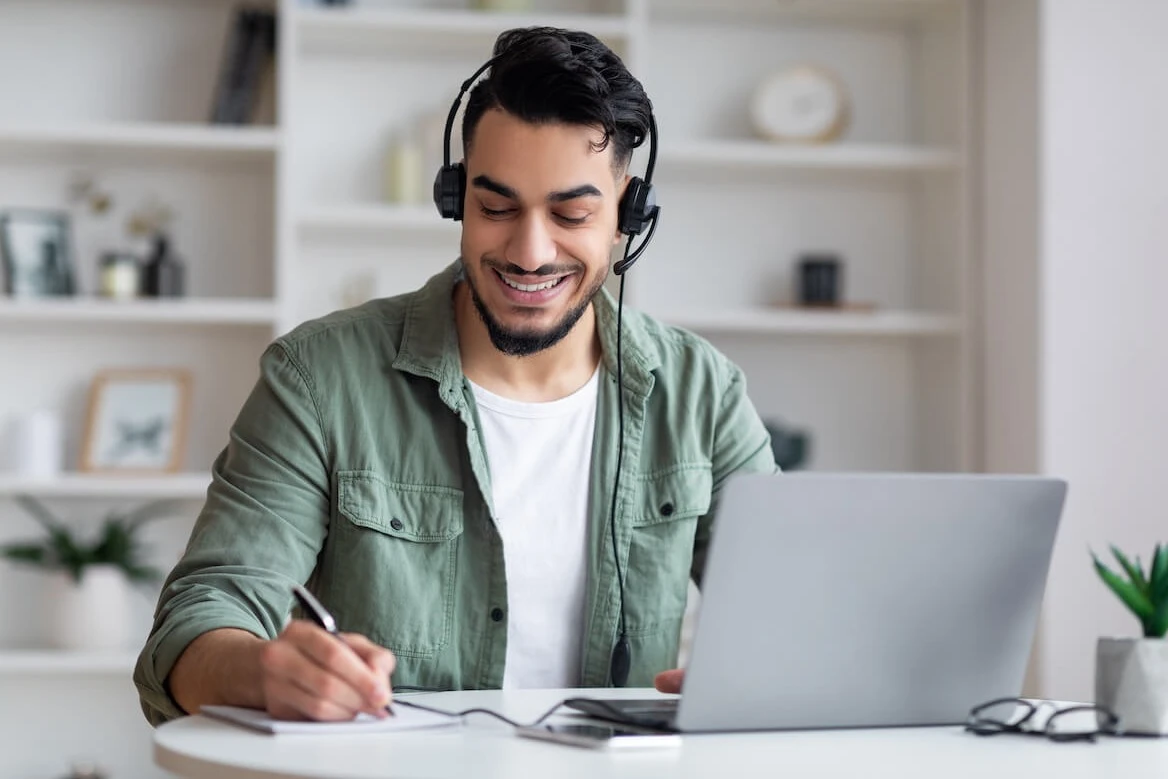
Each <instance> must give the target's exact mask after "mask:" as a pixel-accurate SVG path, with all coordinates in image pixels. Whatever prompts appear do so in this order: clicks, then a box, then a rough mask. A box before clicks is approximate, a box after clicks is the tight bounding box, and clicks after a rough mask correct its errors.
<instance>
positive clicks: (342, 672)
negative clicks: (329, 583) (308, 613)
mask: <svg viewBox="0 0 1168 779" xmlns="http://www.w3.org/2000/svg"><path fill="white" fill-rule="evenodd" d="M297 622H299V623H301V624H296V623H297ZM285 634H286V635H287V636H288V639H289V640H290V641H291V642H293V644H294V645H295V646H296V647H297V649H298V650H299V651H300V653H302V655H303V656H304V658H305V660H306V666H299V667H297V668H296V669H294V671H293V673H292V675H291V676H290V677H289V678H290V681H292V682H294V683H295V684H296V685H297V686H298V687H300V688H301V689H305V690H307V691H308V692H311V693H315V694H317V695H320V696H321V697H323V698H326V699H328V700H331V701H333V702H334V703H339V704H341V705H344V706H347V707H349V708H352V709H354V710H362V711H368V712H370V713H375V712H377V711H378V710H380V709H382V708H384V706H385V704H386V703H387V702H388V700H389V680H388V679H387V678H386V677H385V676H384V675H383V674H381V672H380V671H375V670H374V669H372V668H370V667H369V666H368V665H366V663H365V661H364V660H362V659H361V657H360V656H359V655H358V654H357V653H356V652H355V651H354V650H353V649H352V648H351V647H350V646H349V645H348V644H347V643H345V642H344V641H339V640H337V638H336V636H333V635H332V634H330V633H328V632H327V631H325V630H322V629H321V628H318V627H316V626H315V625H311V624H309V623H307V622H303V621H302V620H296V621H294V622H293V623H292V624H291V625H289V627H288V629H287V630H285Z"/></svg>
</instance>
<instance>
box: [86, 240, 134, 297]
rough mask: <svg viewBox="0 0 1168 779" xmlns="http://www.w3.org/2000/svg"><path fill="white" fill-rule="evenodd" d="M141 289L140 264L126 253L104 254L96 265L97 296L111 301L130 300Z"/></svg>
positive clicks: (131, 255)
mask: <svg viewBox="0 0 1168 779" xmlns="http://www.w3.org/2000/svg"><path fill="white" fill-rule="evenodd" d="M141 289H142V264H141V263H140V262H139V261H138V257H137V256H136V255H133V254H129V253H127V252H106V253H104V254H102V255H101V260H100V261H99V263H98V274H97V291H98V294H99V295H101V296H102V297H105V298H110V299H111V300H130V299H133V298H136V297H138V294H139V292H140V291H141Z"/></svg>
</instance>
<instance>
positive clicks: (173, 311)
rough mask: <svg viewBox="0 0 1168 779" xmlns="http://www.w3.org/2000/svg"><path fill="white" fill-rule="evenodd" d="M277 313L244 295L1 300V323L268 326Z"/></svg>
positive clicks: (266, 303) (268, 304)
mask: <svg viewBox="0 0 1168 779" xmlns="http://www.w3.org/2000/svg"><path fill="white" fill-rule="evenodd" d="M276 316H277V312H276V304H275V302H274V301H271V300H263V299H246V298H239V299H222V298H221V299H213V298H202V299H200V298H184V299H179V300H173V299H172V300H166V299H161V300H126V301H120V300H103V299H100V298H84V297H76V298H43V299H36V300H33V299H8V300H0V323H4V322H21V323H34V322H39V323H46V324H60V323H74V322H79V323H92V324H101V323H110V324H114V323H157V324H166V323H169V324H189V325H268V326H271V325H274V324H275V322H276Z"/></svg>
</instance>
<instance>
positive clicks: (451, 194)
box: [434, 57, 661, 687]
mask: <svg viewBox="0 0 1168 779" xmlns="http://www.w3.org/2000/svg"><path fill="white" fill-rule="evenodd" d="M498 59H499V58H498V57H492V58H491V59H489V60H487V61H486V62H485V63H483V65H481V66H480V67H479V69H478V70H476V71H475V72H474V73H473V74H472V75H471V77H470V78H468V79H467V80H466V81H464V82H462V87H461V88H460V89H459V90H458V96H457V97H455V98H454V103H453V105H451V106H450V113H449V114H448V115H447V117H446V130H445V132H444V133H443V139H442V168H441V169H440V170H439V171H438V175H436V176H435V177H434V205H435V206H437V207H438V213H439V214H441V215H442V218H443V219H453V220H454V221H456V222H459V221H462V216H463V203H464V201H465V198H466V166H465V165H463V164H462V163H461V162H457V163H454V164H451V162H450V136H451V134H452V132H453V130H454V119H455V116H456V115H457V114H458V108H459V106H460V105H461V103H462V98H463V96H464V95H466V93H467V92H468V91H469V90H470V88H471V86H472V85H473V84H474V82H475V81H476V80H477V79H478V77H479V76H481V75H482V74H483V73H484V72H485V71H486V70H487V68H489V67H491V65H493V64H494V63H495V62H496V61H497V60H498ZM656 165H657V119H656V118H655V117H654V116H653V113H652V111H650V112H649V161H648V163H647V164H646V166H645V177H644V178H640V177H638V176H632V177H631V178H630V179H629V182H628V185H627V186H626V187H625V191H624V194H623V195H622V196H621V200H620V203H619V204H618V206H617V213H618V221H617V230H618V231H620V233H622V234H623V235H626V236H628V240H627V241H626V242H625V249H624V256H623V257H622V258H621V259H620V260H618V261H617V262H615V263H613V266H612V272H613V273H615V274H616V275H617V276H619V277H620V280H621V281H620V292H619V294H618V297H617V307H616V383H617V387H618V388H619V393H618V398H619V400H618V403H617V420H618V422H617V455H616V476H615V477H614V479H613V485H612V506H611V510H610V516H609V522H608V526H609V529H610V530H611V531H612V556H613V562H614V563H616V578H617V597H618V598H619V600H618V603H619V607H620V637H619V638H618V639H617V642H616V645H615V646H614V647H613V650H612V660H611V662H610V664H609V676H610V678H611V681H612V686H613V687H624V686H625V685H626V684H627V683H628V679H629V669H630V667H631V665H632V650H631V649H630V647H629V635H628V630H627V628H626V625H625V582H624V571H623V569H622V567H621V562H620V554H619V553H618V552H617V543H616V506H617V495H618V494H619V492H620V473H621V464H622V462H623V460H624V452H625V443H624V442H625V394H624V386H625V385H624V381H623V378H624V377H623V364H624V361H623V360H622V359H621V357H622V355H621V340H622V339H621V333H622V332H623V330H624V328H623V326H622V324H623V323H622V313H623V311H624V299H625V276H624V274H625V272H626V271H628V269H629V268H631V267H632V266H633V263H635V262H636V261H637V260H638V259H639V258H640V256H641V254H643V253H644V251H645V248H646V247H647V246H648V245H649V241H651V240H652V239H653V233H654V232H655V231H656V230H657V220H658V219H659V218H660V214H661V207H660V206H658V205H657V193H656V191H655V190H654V189H653V169H654V168H655V167H656ZM646 230H648V232H645V231H646ZM641 233H645V237H644V238H643V239H642V240H641V245H640V246H638V247H637V248H636V250H635V251H634V250H633V249H632V245H633V238H634V237H635V236H638V235H640V234H641Z"/></svg>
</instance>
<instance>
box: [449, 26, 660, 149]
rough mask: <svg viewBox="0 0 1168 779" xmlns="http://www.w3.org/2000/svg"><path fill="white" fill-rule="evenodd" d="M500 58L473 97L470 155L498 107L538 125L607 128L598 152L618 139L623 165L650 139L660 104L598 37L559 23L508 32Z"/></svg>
mask: <svg viewBox="0 0 1168 779" xmlns="http://www.w3.org/2000/svg"><path fill="white" fill-rule="evenodd" d="M493 59H494V60H495V61H494V62H493V63H492V64H491V68H490V70H489V72H488V75H487V77H486V78H484V79H483V80H481V81H479V83H478V84H476V85H475V86H474V88H473V89H472V90H471V92H470V97H469V98H468V99H467V103H466V112H465V113H464V114H463V118H462V146H463V151H464V153H465V152H466V151H467V150H469V148H470V145H471V143H472V141H473V139H474V131H475V128H476V127H477V126H478V123H479V120H480V119H481V118H482V117H483V114H484V113H486V112H487V111H489V110H491V109H496V108H499V109H502V110H504V111H506V112H507V113H509V114H511V115H512V116H515V117H518V118H519V119H522V120H523V121H525V122H529V123H531V124H545V123H561V122H562V123H565V124H574V125H586V126H589V127H598V128H601V129H602V130H604V138H603V139H602V140H601V141H600V142H599V143H598V144H596V145H595V149H596V151H598V152H599V151H603V150H604V149H605V148H607V147H608V145H609V143H611V144H612V152H613V154H612V156H613V166H614V168H616V169H617V170H623V169H624V168H625V166H627V165H628V163H629V159H630V158H631V157H632V155H633V149H635V148H637V147H638V146H640V145H641V144H642V143H644V141H645V138H646V137H647V135H648V133H649V121H650V116H651V114H652V111H653V105H652V103H650V102H649V97H648V95H646V94H645V89H644V87H642V86H641V82H640V81H638V80H637V79H635V78H634V77H633V75H632V74H631V73H629V71H628V68H626V67H625V64H624V62H622V61H621V58H620V57H618V56H617V55H616V53H615V52H613V51H612V49H610V48H609V47H608V46H606V45H604V44H603V43H601V42H600V41H599V40H598V39H597V38H596V37H595V36H593V35H590V34H589V33H586V32H577V31H574V30H561V29H558V28H555V27H527V28H520V29H514V30H507V31H506V32H503V33H502V34H501V35H499V37H498V39H497V40H496V41H495V50H494V55H493Z"/></svg>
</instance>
